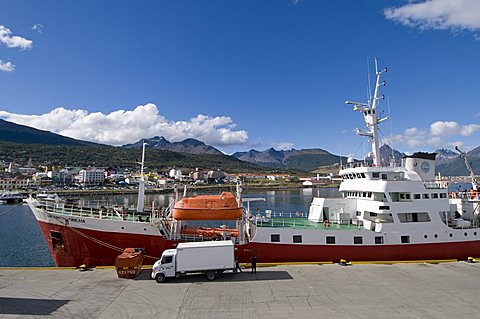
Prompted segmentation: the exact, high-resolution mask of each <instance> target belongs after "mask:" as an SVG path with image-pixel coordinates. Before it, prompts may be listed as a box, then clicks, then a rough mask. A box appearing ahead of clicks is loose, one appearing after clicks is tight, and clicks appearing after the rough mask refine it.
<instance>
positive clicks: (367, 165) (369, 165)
mask: <svg viewBox="0 0 480 319" xmlns="http://www.w3.org/2000/svg"><path fill="white" fill-rule="evenodd" d="M357 167H401V166H400V165H398V164H395V165H394V166H390V165H375V164H373V163H365V162H355V163H348V164H343V165H342V166H340V169H348V168H357Z"/></svg>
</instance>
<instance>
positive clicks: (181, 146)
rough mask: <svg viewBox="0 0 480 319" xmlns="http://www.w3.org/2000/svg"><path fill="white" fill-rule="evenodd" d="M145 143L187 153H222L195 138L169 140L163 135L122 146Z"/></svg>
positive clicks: (130, 146) (137, 145)
mask: <svg viewBox="0 0 480 319" xmlns="http://www.w3.org/2000/svg"><path fill="white" fill-rule="evenodd" d="M143 143H146V144H147V145H146V146H145V147H146V148H152V149H157V150H165V151H171V152H177V153H189V154H213V155H223V153H222V152H221V151H219V150H217V149H216V148H215V147H212V146H210V145H206V144H205V143H203V142H201V141H199V140H196V139H194V138H187V139H186V140H183V141H181V142H173V143H171V142H169V141H167V140H166V139H165V138H164V137H163V136H155V137H152V138H147V139H143V140H140V141H138V142H136V143H133V144H126V145H123V146H122V147H124V148H141V147H142V144H143Z"/></svg>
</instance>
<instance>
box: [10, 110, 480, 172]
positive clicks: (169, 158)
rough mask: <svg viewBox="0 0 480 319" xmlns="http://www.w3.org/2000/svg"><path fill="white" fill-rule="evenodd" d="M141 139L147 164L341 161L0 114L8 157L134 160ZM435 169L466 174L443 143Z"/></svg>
mask: <svg viewBox="0 0 480 319" xmlns="http://www.w3.org/2000/svg"><path fill="white" fill-rule="evenodd" d="M142 142H146V143H147V146H148V148H150V149H151V150H150V151H149V152H148V154H147V159H148V157H149V156H152V158H151V160H155V161H160V162H161V163H150V164H149V165H150V167H168V166H176V167H190V168H191V167H201V168H208V167H211V166H212V165H213V166H216V167H217V168H221V169H222V168H223V169H225V168H230V170H232V168H235V169H234V170H235V171H239V170H240V171H241V170H244V171H255V170H257V171H263V170H265V169H267V168H276V169H295V170H302V171H315V170H318V168H320V167H325V166H329V165H338V164H339V163H340V162H342V163H346V157H343V156H342V157H340V156H338V155H335V154H332V153H329V152H328V151H325V150H323V149H319V148H315V149H301V150H296V149H291V150H287V151H283V150H275V149H274V148H270V149H267V150H265V151H258V150H255V149H251V150H249V151H246V152H237V153H235V154H233V155H232V156H228V155H224V154H223V153H222V152H221V151H219V150H218V149H216V148H214V147H212V146H209V145H206V144H205V143H203V142H201V141H198V140H196V139H192V138H190V139H186V140H184V141H181V142H173V143H172V142H169V141H167V140H166V139H165V138H164V137H161V136H160V137H159V136H155V137H153V138H150V139H145V140H141V141H138V142H137V143H133V144H127V145H124V146H123V147H113V146H108V145H103V144H96V143H91V142H85V141H80V140H76V139H73V138H69V137H65V136H62V135H59V134H55V133H52V132H48V131H42V130H38V129H34V128H32V127H28V126H25V125H19V124H15V123H11V122H8V121H5V120H2V119H0V160H5V161H14V160H18V158H25V159H27V158H28V156H29V155H27V154H30V155H31V156H32V159H33V160H34V162H35V161H36V162H37V163H39V164H45V163H47V164H48V163H55V164H58V165H79V166H81V165H102V166H105V165H107V166H109V165H123V164H125V165H135V160H134V159H135V158H136V157H137V158H138V154H137V153H138V152H137V151H136V150H135V149H136V148H140V147H141V146H142ZM436 153H437V158H436V160H437V161H436V170H437V172H440V173H442V174H443V175H447V176H455V175H462V176H466V175H468V172H467V169H466V167H465V163H464V161H463V159H462V158H461V157H460V156H459V155H458V154H457V152H454V151H451V150H448V149H439V150H437V151H436ZM404 155H405V154H404V153H401V152H399V151H397V150H394V149H392V148H391V147H390V146H388V145H383V146H382V147H381V148H380V157H381V162H382V163H384V164H386V163H389V162H390V161H391V160H392V159H393V160H394V161H395V162H396V163H397V164H399V163H401V159H402V157H403V156H404ZM467 158H468V160H469V162H470V164H471V165H472V167H473V170H474V172H475V173H476V174H479V173H480V146H479V147H476V148H474V149H473V150H471V151H469V152H467Z"/></svg>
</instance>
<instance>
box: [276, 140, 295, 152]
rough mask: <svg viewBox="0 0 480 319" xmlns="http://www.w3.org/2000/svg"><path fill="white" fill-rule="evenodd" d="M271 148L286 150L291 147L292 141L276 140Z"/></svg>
mask: <svg viewBox="0 0 480 319" xmlns="http://www.w3.org/2000/svg"><path fill="white" fill-rule="evenodd" d="M272 146H273V148H274V149H276V150H279V151H288V150H291V149H292V147H293V143H291V142H278V143H273V145H272Z"/></svg>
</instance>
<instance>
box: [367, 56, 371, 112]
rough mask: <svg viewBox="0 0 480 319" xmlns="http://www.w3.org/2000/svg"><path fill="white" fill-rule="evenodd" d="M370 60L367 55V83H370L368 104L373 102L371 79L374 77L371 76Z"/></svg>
mask: <svg viewBox="0 0 480 319" xmlns="http://www.w3.org/2000/svg"><path fill="white" fill-rule="evenodd" d="M368 60H370V59H369V58H368V57H367V85H368V92H367V94H368V104H370V103H372V85H371V83H370V81H371V80H372V77H371V76H370V63H369V62H368Z"/></svg>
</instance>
